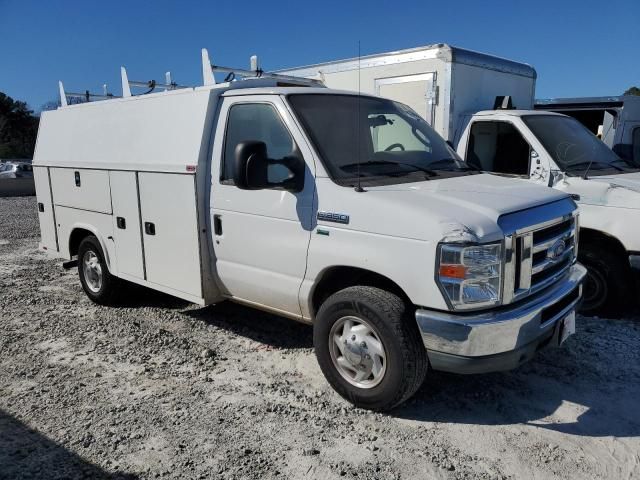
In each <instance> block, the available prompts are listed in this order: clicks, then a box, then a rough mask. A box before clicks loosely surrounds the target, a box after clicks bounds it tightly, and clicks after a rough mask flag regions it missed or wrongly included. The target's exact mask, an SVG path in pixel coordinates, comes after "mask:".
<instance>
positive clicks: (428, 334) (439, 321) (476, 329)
mask: <svg viewBox="0 0 640 480" xmlns="http://www.w3.org/2000/svg"><path fill="white" fill-rule="evenodd" d="M585 275H586V269H585V268H584V267H583V266H582V265H580V264H575V265H573V266H572V267H571V268H570V269H569V271H568V272H567V274H566V275H565V277H564V278H563V279H562V280H560V281H558V282H557V283H556V284H555V285H553V286H552V287H550V288H549V289H547V290H545V291H543V292H542V293H540V294H538V295H536V296H535V297H533V298H531V299H530V300H528V301H525V302H524V303H519V304H517V305H516V306H514V307H513V308H508V307H506V309H500V310H496V311H488V312H479V313H476V314H454V313H447V312H437V311H431V310H423V309H419V310H417V311H416V321H417V323H418V327H419V329H420V332H421V334H422V339H423V342H424V345H425V347H426V348H427V353H428V355H429V360H430V361H431V364H432V367H433V368H434V369H437V370H447V371H457V372H460V373H475V372H480V371H494V370H506V369H509V368H515V367H517V366H518V365H519V364H520V363H522V362H523V361H526V360H528V359H529V358H531V356H532V355H533V354H534V353H535V351H537V350H538V349H539V348H541V346H543V345H542V342H543V341H544V342H545V344H546V343H548V340H549V338H550V337H552V336H553V335H554V334H555V335H557V331H556V330H557V329H556V324H557V323H558V321H559V320H561V319H563V318H564V317H566V315H567V314H569V313H570V312H571V311H573V310H575V308H576V306H577V304H578V303H579V301H580V299H581V297H582V286H581V283H582V281H583V280H584V277H585ZM576 289H577V292H576ZM567 295H574V296H575V298H573V299H572V300H571V301H570V302H568V303H567V304H566V305H561V308H558V307H555V308H552V307H553V306H554V305H555V304H556V303H558V302H560V301H562V300H563V299H564V298H565V297H566V296H567ZM547 309H549V310H547ZM500 355H502V357H503V358H504V359H507V360H506V362H500ZM455 357H459V358H455ZM475 360H478V361H479V365H478V366H476V367H474V366H473V362H474V361H475ZM481 363H484V364H485V365H484V366H481V365H480V364H481Z"/></svg>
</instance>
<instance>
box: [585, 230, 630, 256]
mask: <svg viewBox="0 0 640 480" xmlns="http://www.w3.org/2000/svg"><path fill="white" fill-rule="evenodd" d="M578 243H579V244H580V243H582V244H584V243H589V244H597V245H598V246H599V247H602V248H605V249H607V250H609V251H612V252H614V253H615V254H616V255H619V256H620V257H622V258H624V260H625V262H628V261H629V260H628V258H627V256H628V254H627V249H626V248H624V245H622V243H620V240H618V239H617V238H615V237H612V236H611V235H607V234H606V233H604V232H601V231H599V230H593V229H591V228H581V229H580V238H579V240H578ZM579 244H578V252H580V245H579Z"/></svg>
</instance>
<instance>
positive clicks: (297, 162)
mask: <svg viewBox="0 0 640 480" xmlns="http://www.w3.org/2000/svg"><path fill="white" fill-rule="evenodd" d="M278 164H280V165H283V166H284V167H286V168H287V169H288V170H289V172H291V176H290V177H289V178H287V179H285V180H283V181H280V182H276V183H271V182H269V165H278ZM233 170H234V171H233V182H234V183H235V186H236V187H238V188H240V189H242V190H262V189H265V188H280V189H284V190H288V191H290V192H300V191H302V189H303V187H304V175H305V164H304V161H303V160H302V158H301V155H300V153H299V152H298V150H297V148H296V150H295V152H294V154H293V155H292V156H289V157H285V158H283V159H281V160H270V159H269V157H268V155H267V146H266V144H265V143H264V142H258V141H253V140H252V141H246V142H241V143H239V144H238V145H237V146H236V150H235V157H234V169H233Z"/></svg>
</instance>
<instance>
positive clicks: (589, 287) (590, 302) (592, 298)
mask: <svg viewBox="0 0 640 480" xmlns="http://www.w3.org/2000/svg"><path fill="white" fill-rule="evenodd" d="M607 294H608V287H607V280H606V278H605V276H604V275H603V274H602V273H601V272H600V271H599V270H597V269H593V268H587V278H586V279H585V282H584V287H583V290H582V296H583V297H582V309H583V310H584V311H590V310H595V309H597V308H600V307H601V306H602V305H604V302H605V300H606V298H607Z"/></svg>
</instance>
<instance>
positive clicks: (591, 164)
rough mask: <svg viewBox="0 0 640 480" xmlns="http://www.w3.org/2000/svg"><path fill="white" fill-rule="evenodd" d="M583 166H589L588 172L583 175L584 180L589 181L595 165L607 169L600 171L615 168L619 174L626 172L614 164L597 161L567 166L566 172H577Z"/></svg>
mask: <svg viewBox="0 0 640 480" xmlns="http://www.w3.org/2000/svg"><path fill="white" fill-rule="evenodd" d="M583 165H586V166H587V168H586V170H585V171H584V174H583V175H582V177H583V178H584V179H587V174H588V173H589V170H591V167H592V166H593V165H604V167H605V168H599V169H598V170H605V169H607V168H613V169H614V170H617V171H619V172H624V170H623V169H622V168H620V167H616V166H615V165H613V164H611V163H606V162H596V161H593V160H592V161H590V162H580V163H575V164H573V165H567V166H566V167H565V170H566V171H567V172H570V171H575V170H577V169H580V167H581V166H583Z"/></svg>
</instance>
